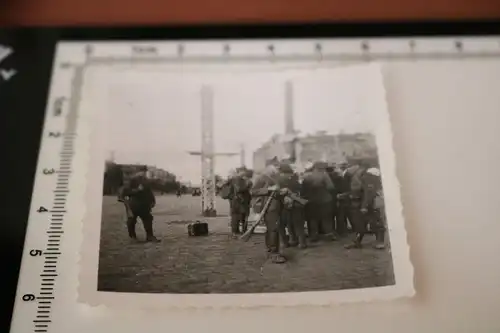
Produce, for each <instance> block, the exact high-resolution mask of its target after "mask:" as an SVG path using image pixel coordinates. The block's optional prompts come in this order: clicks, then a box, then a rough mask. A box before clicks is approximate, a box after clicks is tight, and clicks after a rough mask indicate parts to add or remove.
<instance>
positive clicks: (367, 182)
mask: <svg viewBox="0 0 500 333" xmlns="http://www.w3.org/2000/svg"><path fill="white" fill-rule="evenodd" d="M381 189H382V184H381V181H380V177H378V176H375V175H372V174H369V173H367V172H365V173H364V174H363V176H362V195H361V208H364V209H372V208H374V203H375V198H376V197H377V196H378V194H379V191H380V190H381Z"/></svg>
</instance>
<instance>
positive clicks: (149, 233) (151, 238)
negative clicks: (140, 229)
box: [143, 220, 160, 243]
mask: <svg viewBox="0 0 500 333" xmlns="http://www.w3.org/2000/svg"><path fill="white" fill-rule="evenodd" d="M143 224H144V230H145V231H146V242H153V243H158V242H160V240H159V239H158V238H156V237H155V235H154V234H153V221H152V220H151V221H148V220H147V221H143Z"/></svg>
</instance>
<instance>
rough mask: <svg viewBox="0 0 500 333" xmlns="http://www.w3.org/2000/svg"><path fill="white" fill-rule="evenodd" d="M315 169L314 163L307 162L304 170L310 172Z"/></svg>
mask: <svg viewBox="0 0 500 333" xmlns="http://www.w3.org/2000/svg"><path fill="white" fill-rule="evenodd" d="M313 167H314V163H312V162H310V161H309V162H307V163H306V164H305V165H304V170H305V171H309V170H312V168H313Z"/></svg>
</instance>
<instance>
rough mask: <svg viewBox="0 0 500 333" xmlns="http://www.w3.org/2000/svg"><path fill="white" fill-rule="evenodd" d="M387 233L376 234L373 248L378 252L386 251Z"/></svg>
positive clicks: (379, 232)
mask: <svg viewBox="0 0 500 333" xmlns="http://www.w3.org/2000/svg"><path fill="white" fill-rule="evenodd" d="M384 241H385V231H378V232H377V233H376V234H375V244H373V248H374V249H376V250H383V249H385V242H384Z"/></svg>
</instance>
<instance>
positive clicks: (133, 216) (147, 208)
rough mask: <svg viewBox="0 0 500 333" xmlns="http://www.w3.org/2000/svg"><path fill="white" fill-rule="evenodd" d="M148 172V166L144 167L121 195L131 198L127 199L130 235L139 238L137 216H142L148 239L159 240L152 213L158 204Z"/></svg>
mask: <svg viewBox="0 0 500 333" xmlns="http://www.w3.org/2000/svg"><path fill="white" fill-rule="evenodd" d="M146 172H147V167H142V168H141V169H140V171H139V172H138V173H137V174H136V175H135V176H134V177H133V178H132V179H131V180H130V183H129V184H128V186H127V187H125V188H123V191H122V193H121V197H123V198H126V197H128V198H129V199H128V201H127V205H128V208H129V209H130V214H128V219H127V229H128V234H129V237H130V238H132V239H134V240H137V235H136V232H135V225H136V223H137V218H138V217H140V218H141V221H142V224H143V225H144V230H145V231H146V241H147V242H159V240H158V239H157V238H156V237H155V236H154V234H153V215H152V214H151V209H152V208H153V207H154V206H155V205H156V199H155V196H154V193H153V191H152V190H151V188H150V187H149V185H148V183H147V179H146Z"/></svg>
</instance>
